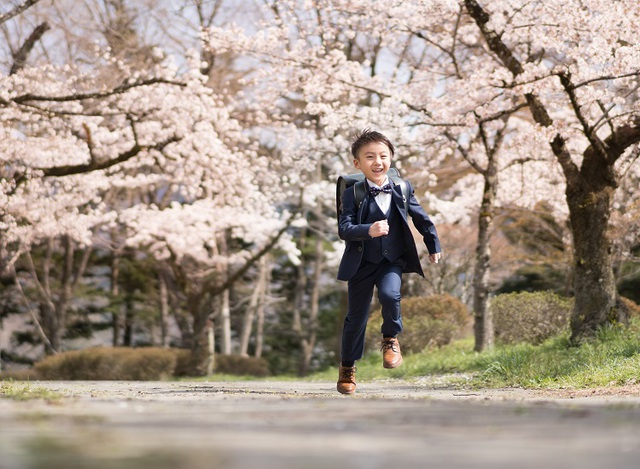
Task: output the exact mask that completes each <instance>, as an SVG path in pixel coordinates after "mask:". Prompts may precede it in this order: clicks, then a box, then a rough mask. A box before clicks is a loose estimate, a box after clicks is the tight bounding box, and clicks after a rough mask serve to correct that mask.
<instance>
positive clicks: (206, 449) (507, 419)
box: [0, 381, 640, 469]
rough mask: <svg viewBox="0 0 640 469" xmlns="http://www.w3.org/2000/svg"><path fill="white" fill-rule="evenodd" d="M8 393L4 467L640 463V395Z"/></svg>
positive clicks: (298, 385) (138, 385) (205, 385)
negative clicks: (25, 396) (44, 396)
mask: <svg viewBox="0 0 640 469" xmlns="http://www.w3.org/2000/svg"><path fill="white" fill-rule="evenodd" d="M30 386H31V387H32V388H38V389H41V388H46V389H49V390H51V391H54V392H56V393H58V394H60V395H62V396H64V397H62V398H61V399H57V400H55V401H52V402H46V401H44V400H31V401H22V402H20V401H15V400H11V399H0V469H23V468H24V469H40V468H65V469H75V468H85V467H86V468H92V469H93V468H96V469H100V468H118V469H129V468H146V467H150V468H154V469H164V468H173V469H182V468H184V469H192V468H193V469H200V468H224V469H239V468H242V469H245V468H252V469H253V468H256V469H262V468H265V469H271V468H274V469H275V468H278V469H293V468H300V469H313V468H332V469H333V468H335V469H338V468H339V469H343V468H348V469H359V468H363V469H364V468H366V469H377V468H385V469H386V468H389V469H396V468H427V469H437V468H474V469H476V468H477V469H483V468H525V469H526V468H532V469H533V468H536V469H538V468H545V469H546V468H563V469H571V468H580V469H591V468H593V469H596V468H616V469H618V468H622V469H624V468H629V469H631V468H633V469H637V468H640V396H638V395H626V396H615V397H614V396H590V397H574V398H568V397H566V395H565V397H562V398H559V397H557V395H554V394H551V393H540V392H529V391H524V390H480V391H475V390H474V391H462V390H447V389H433V388H432V387H429V386H428V385H426V384H420V382H412V383H409V382H401V381H387V382H373V383H359V385H358V393H357V394H356V395H355V396H351V397H350V396H341V395H339V394H337V393H336V392H335V383H333V382H317V383H311V382H295V381H292V382H268V381H250V382H34V383H31V384H30Z"/></svg>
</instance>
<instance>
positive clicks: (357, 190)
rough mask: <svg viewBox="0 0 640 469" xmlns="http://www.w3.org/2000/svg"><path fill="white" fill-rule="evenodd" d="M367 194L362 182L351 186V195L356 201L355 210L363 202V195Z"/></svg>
mask: <svg viewBox="0 0 640 469" xmlns="http://www.w3.org/2000/svg"><path fill="white" fill-rule="evenodd" d="M365 192H367V188H366V186H365V182H364V181H358V182H356V183H355V184H354V185H353V195H354V196H355V199H356V210H358V209H359V208H360V204H361V203H362V201H363V200H364V194H365Z"/></svg>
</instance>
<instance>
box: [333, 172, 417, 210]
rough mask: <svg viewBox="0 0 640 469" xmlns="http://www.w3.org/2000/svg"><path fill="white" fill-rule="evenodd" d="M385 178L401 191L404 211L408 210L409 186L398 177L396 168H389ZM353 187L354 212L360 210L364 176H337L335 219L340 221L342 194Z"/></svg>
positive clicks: (357, 174)
mask: <svg viewBox="0 0 640 469" xmlns="http://www.w3.org/2000/svg"><path fill="white" fill-rule="evenodd" d="M387 176H388V177H389V179H391V180H392V181H393V182H394V183H395V184H399V185H400V188H401V189H402V200H403V201H404V209H405V211H407V210H408V208H409V186H408V185H407V182H406V181H405V180H404V179H402V178H401V177H400V172H399V171H398V170H397V169H396V168H389V171H388V172H387ZM352 186H353V194H354V195H355V198H356V210H357V209H358V208H360V204H361V203H362V200H363V199H364V194H365V192H366V185H365V182H364V174H362V173H356V174H345V175H342V176H338V182H337V183H336V218H337V219H338V222H339V221H340V212H342V193H343V192H344V191H345V190H346V189H347V188H349V187H352Z"/></svg>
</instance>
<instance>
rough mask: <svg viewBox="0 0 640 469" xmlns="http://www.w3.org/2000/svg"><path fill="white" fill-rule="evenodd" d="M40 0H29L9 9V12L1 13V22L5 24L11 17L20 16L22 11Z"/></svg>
mask: <svg viewBox="0 0 640 469" xmlns="http://www.w3.org/2000/svg"><path fill="white" fill-rule="evenodd" d="M39 1H40V0H27V1H26V2H24V3H23V4H22V5H18V6H17V7H15V8H14V9H13V10H9V11H8V12H6V13H3V14H2V15H0V24H3V23H5V22H7V21H9V20H10V19H11V18H14V17H16V16H18V15H19V14H20V13H22V12H23V11H26V10H28V9H29V8H31V7H32V6H33V5H35V4H36V3H38V2H39Z"/></svg>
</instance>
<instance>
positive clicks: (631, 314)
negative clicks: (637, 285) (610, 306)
mask: <svg viewBox="0 0 640 469" xmlns="http://www.w3.org/2000/svg"><path fill="white" fill-rule="evenodd" d="M620 305H621V306H622V308H624V312H625V313H626V315H627V317H628V318H629V319H633V318H637V317H639V316H640V306H639V305H638V304H637V303H636V302H635V301H633V300H632V299H630V298H626V297H624V296H621V297H620Z"/></svg>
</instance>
